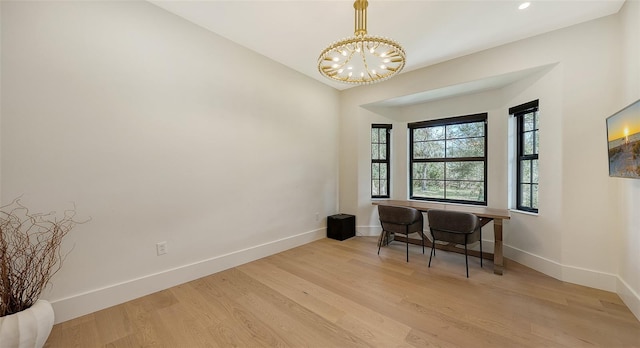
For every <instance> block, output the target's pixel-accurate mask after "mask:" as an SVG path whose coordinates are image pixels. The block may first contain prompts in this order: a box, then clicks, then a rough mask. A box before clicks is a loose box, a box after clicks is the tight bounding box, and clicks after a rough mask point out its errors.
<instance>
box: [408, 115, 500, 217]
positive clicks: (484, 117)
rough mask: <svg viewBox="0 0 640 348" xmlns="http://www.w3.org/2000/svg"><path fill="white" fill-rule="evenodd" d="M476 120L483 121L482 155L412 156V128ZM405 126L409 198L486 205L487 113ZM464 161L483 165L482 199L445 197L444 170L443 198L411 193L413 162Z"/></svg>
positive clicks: (473, 121)
mask: <svg viewBox="0 0 640 348" xmlns="http://www.w3.org/2000/svg"><path fill="white" fill-rule="evenodd" d="M476 122H484V135H483V138H484V156H482V157H446V154H445V157H443V158H434V159H429V158H421V159H416V158H414V132H413V130H414V129H418V128H427V127H434V126H449V125H456V124H464V123H476ZM407 127H408V128H409V198H410V199H415V200H423V201H433V202H443V203H460V204H471V205H483V206H486V205H487V196H488V191H487V182H488V180H487V167H488V157H489V156H488V151H487V149H488V147H487V146H488V137H487V134H488V133H487V132H488V113H486V112H485V113H478V114H472V115H465V116H456V117H448V118H441V119H436V120H428V121H420V122H413V123H409V124H408V125H407ZM464 161H482V162H483V165H484V173H483V192H484V199H483V200H479V201H472V200H462V199H448V198H446V182H447V180H446V171H445V179H444V181H445V198H431V197H421V196H415V195H414V193H413V181H414V179H413V164H414V163H424V162H443V163H446V162H464ZM448 181H455V180H448Z"/></svg>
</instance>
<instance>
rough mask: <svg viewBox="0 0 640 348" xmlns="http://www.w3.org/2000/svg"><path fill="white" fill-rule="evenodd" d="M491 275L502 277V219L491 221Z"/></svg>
mask: <svg viewBox="0 0 640 348" xmlns="http://www.w3.org/2000/svg"><path fill="white" fill-rule="evenodd" d="M493 234H494V237H493V238H494V240H495V241H494V245H493V273H494V274H498V275H502V271H503V270H504V259H503V257H502V219H493Z"/></svg>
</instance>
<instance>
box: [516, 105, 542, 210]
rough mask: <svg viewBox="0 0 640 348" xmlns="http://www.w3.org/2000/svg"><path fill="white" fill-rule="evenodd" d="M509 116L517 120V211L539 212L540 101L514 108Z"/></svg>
mask: <svg viewBox="0 0 640 348" xmlns="http://www.w3.org/2000/svg"><path fill="white" fill-rule="evenodd" d="M509 114H511V115H513V116H514V117H515V118H516V127H517V128H516V136H517V140H516V141H515V143H516V156H517V164H518V166H517V170H516V180H515V182H516V209H518V210H524V211H530V212H534V213H537V212H538V149H539V144H540V132H539V130H538V129H539V128H538V122H539V115H538V101H537V100H534V101H532V102H529V103H526V104H522V105H518V106H514V107H512V108H510V109H509Z"/></svg>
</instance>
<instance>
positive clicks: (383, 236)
mask: <svg viewBox="0 0 640 348" xmlns="http://www.w3.org/2000/svg"><path fill="white" fill-rule="evenodd" d="M386 235H387V231H385V230H382V235H381V236H380V241H378V255H380V247H381V246H382V239H384V238H385V237H386Z"/></svg>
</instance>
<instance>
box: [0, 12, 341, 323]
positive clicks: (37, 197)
mask: <svg viewBox="0 0 640 348" xmlns="http://www.w3.org/2000/svg"><path fill="white" fill-rule="evenodd" d="M1 6H2V17H1V19H2V20H1V23H2V57H1V58H2V70H1V74H2V75H1V76H2V92H3V94H2V120H1V121H2V123H1V126H2V127H1V131H2V133H1V144H0V145H1V150H2V152H1V155H2V157H1V158H2V161H1V165H2V171H1V173H0V174H1V182H0V183H1V185H2V200H3V202H5V203H6V202H9V201H11V200H12V199H13V198H15V197H18V196H22V202H23V203H24V204H26V205H28V206H30V207H32V208H33V209H34V210H38V211H45V212H47V211H50V210H58V211H62V210H64V209H67V208H70V207H71V202H75V204H76V207H77V212H78V214H79V215H78V216H79V219H84V218H89V217H90V218H91V221H90V222H88V223H86V224H84V225H80V226H78V227H77V228H76V229H75V230H74V231H73V232H72V234H71V235H70V236H69V238H68V239H67V240H66V241H65V249H70V248H71V247H72V246H73V247H74V249H73V251H72V252H71V253H70V254H69V256H68V258H67V260H66V263H65V265H64V268H63V269H62V271H61V272H60V273H59V274H58V275H57V276H56V277H55V279H54V282H53V287H52V289H51V291H50V292H48V293H46V294H45V295H44V297H45V298H48V299H50V300H52V301H53V302H54V308H55V310H56V315H57V319H56V320H57V322H60V321H63V320H67V319H70V318H72V317H75V316H77V315H81V314H85V313H89V312H92V311H94V310H97V309H100V308H103V307H106V306H110V305H113V304H116V303H119V302H122V301H126V300H129V299H132V298H135V297H137V296H141V295H144V294H147V293H150V292H153V291H157V290H160V289H164V288H166V287H169V286H172V285H174V284H178V283H182V282H184V281H187V280H190V279H194V278H197V277H201V276H204V275H207V274H210V273H213V272H215V271H218V270H221V269H225V268H228V267H231V266H233V265H236V264H239V263H243V262H247V261H250V260H253V259H256V258H259V257H262V256H265V255H269V254H271V253H274V252H277V251H280V250H284V249H287V248H290V247H292V246H295V245H299V244H303V243H306V242H309V241H311V240H314V239H318V238H321V237H324V235H325V222H324V217H326V216H327V215H331V214H334V213H336V212H337V182H338V176H337V175H338V167H337V166H338V156H337V153H338V146H337V143H338V117H337V115H338V112H339V96H338V92H337V91H335V90H333V89H332V88H329V87H327V86H324V85H322V84H321V83H319V82H317V81H314V80H312V79H310V78H307V77H305V76H303V75H301V74H299V73H297V72H294V71H293V70H290V69H288V68H286V67H284V66H282V65H280V64H277V63H275V62H273V61H271V60H268V59H267V58H265V57H263V56H260V55H258V54H256V53H254V52H251V51H249V50H247V49H245V48H243V47H240V46H238V45H236V44H234V43H231V42H229V41H227V40H225V39H223V38H221V37H219V36H217V35H215V34H212V33H210V32H208V31H206V30H203V29H201V28H199V27H197V26H195V25H193V24H190V23H188V22H186V21H185V20H183V19H181V18H179V17H177V16H174V15H172V14H170V13H168V12H165V11H164V10H162V9H159V8H157V7H156V6H154V5H152V4H149V3H146V2H114V1H107V2H2V5H1ZM316 214H318V215H319V216H320V219H316ZM160 241H167V242H168V250H169V252H168V254H166V255H164V256H156V243H157V242H160Z"/></svg>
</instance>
